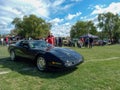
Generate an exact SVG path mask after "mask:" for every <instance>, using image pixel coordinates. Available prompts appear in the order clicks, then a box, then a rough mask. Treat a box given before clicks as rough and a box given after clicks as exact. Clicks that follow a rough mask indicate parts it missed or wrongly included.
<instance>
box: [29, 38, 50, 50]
mask: <svg viewBox="0 0 120 90" xmlns="http://www.w3.org/2000/svg"><path fill="white" fill-rule="evenodd" d="M29 45H30V48H40V49H45V48H48V47H51V44H49V43H47V42H46V41H43V40H35V41H30V42H29Z"/></svg>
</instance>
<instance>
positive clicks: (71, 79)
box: [0, 45, 120, 90]
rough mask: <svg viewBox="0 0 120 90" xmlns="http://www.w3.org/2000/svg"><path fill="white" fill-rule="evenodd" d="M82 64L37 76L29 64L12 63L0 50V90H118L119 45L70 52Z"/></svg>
mask: <svg viewBox="0 0 120 90" xmlns="http://www.w3.org/2000/svg"><path fill="white" fill-rule="evenodd" d="M71 49H73V50H75V51H77V52H79V53H81V54H82V55H83V56H84V59H85V61H84V63H82V64H80V65H79V66H77V68H74V69H71V70H64V71H55V72H53V71H51V72H39V71H38V70H37V68H36V67H35V66H34V65H32V64H31V63H26V62H23V61H22V62H20V61H19V62H12V61H10V59H9V53H8V51H7V47H3V46H0V90H120V45H111V46H103V47H102V46H97V47H93V48H91V49H90V48H77V47H73V48H71Z"/></svg>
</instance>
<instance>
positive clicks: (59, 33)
mask: <svg viewBox="0 0 120 90" xmlns="http://www.w3.org/2000/svg"><path fill="white" fill-rule="evenodd" d="M71 26H72V25H71V24H70V23H65V24H62V25H54V26H53V27H52V30H51V32H52V33H53V35H54V36H55V37H66V36H70V29H71Z"/></svg>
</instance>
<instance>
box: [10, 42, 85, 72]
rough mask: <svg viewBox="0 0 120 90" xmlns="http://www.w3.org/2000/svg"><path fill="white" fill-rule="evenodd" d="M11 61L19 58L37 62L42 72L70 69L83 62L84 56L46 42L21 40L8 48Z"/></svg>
mask: <svg viewBox="0 0 120 90" xmlns="http://www.w3.org/2000/svg"><path fill="white" fill-rule="evenodd" d="M8 51H9V53H10V57H11V60H13V61H14V60H16V58H17V57H22V58H26V59H31V60H34V61H35V62H36V65H37V68H38V69H39V70H40V71H44V70H46V69H47V68H48V67H50V66H51V67H52V66H53V67H60V68H68V67H74V66H76V65H78V64H80V63H82V62H83V56H82V55H80V54H79V53H77V52H75V51H73V50H71V49H68V48H60V47H54V46H52V45H51V44H49V43H47V42H46V41H44V40H21V41H18V42H17V43H16V44H11V45H10V46H9V47H8Z"/></svg>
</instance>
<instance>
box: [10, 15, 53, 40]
mask: <svg viewBox="0 0 120 90" xmlns="http://www.w3.org/2000/svg"><path fill="white" fill-rule="evenodd" d="M12 24H14V25H15V29H14V32H17V33H18V34H19V35H21V36H23V37H26V38H28V37H32V38H40V37H46V35H47V34H48V33H49V30H50V28H51V24H50V23H47V22H45V20H43V19H42V18H38V17H37V16H35V15H30V16H24V17H23V19H20V18H15V19H14V20H13V22H12Z"/></svg>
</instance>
